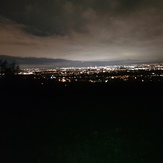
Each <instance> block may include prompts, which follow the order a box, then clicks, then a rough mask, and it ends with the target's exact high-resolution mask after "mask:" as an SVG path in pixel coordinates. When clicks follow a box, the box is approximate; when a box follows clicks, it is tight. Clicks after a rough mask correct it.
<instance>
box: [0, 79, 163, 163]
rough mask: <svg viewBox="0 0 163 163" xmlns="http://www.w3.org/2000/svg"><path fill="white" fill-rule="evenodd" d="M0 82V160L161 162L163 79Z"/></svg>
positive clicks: (72, 162) (162, 147)
mask: <svg viewBox="0 0 163 163" xmlns="http://www.w3.org/2000/svg"><path fill="white" fill-rule="evenodd" d="M0 87H1V91H0V119H1V123H0V131H1V143H0V144H1V145H0V150H1V151H0V155H1V156H0V162H9V163H13V162H57V163H77V162H78V163H80V162H81V163H96V162H97V163H105V162H106V163H108V162H109V163H162V162H163V157H162V152H163V140H162V139H163V131H162V128H163V122H162V118H163V114H162V99H163V98H162V97H163V95H162V91H163V83H162V82H155V83H154V82H152V83H149V82H146V83H141V82H135V83H134V82H133V83H130V82H115V83H107V84H102V83H94V84H92V83H55V82H53V81H42V80H35V81H34V80H21V79H15V78H14V79H1V80H0Z"/></svg>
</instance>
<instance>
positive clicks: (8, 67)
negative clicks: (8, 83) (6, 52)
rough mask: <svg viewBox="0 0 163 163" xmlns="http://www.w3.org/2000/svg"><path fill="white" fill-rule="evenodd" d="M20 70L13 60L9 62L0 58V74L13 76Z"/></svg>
mask: <svg viewBox="0 0 163 163" xmlns="http://www.w3.org/2000/svg"><path fill="white" fill-rule="evenodd" d="M19 72H20V67H19V65H17V64H16V62H15V61H13V62H11V63H9V62H8V61H7V60H1V59H0V76H14V75H16V74H18V73H19Z"/></svg>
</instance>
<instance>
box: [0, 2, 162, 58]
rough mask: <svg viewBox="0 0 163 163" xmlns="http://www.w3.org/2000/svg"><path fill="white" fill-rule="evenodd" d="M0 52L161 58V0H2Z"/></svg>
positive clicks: (52, 55)
mask: <svg viewBox="0 0 163 163" xmlns="http://www.w3.org/2000/svg"><path fill="white" fill-rule="evenodd" d="M0 54H4V55H12V56H22V57H32V56H34V57H47V58H64V59H71V60H108V61H111V60H126V59H129V60H144V61H160V60H163V1H162V0H137V1H133V0H47V1H45V0H28V1H27V0H26V1H25V0H23V1H22V0H1V1H0Z"/></svg>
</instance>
